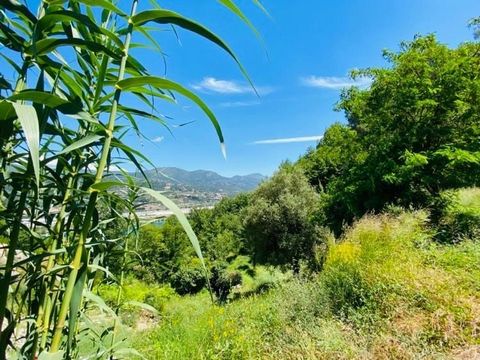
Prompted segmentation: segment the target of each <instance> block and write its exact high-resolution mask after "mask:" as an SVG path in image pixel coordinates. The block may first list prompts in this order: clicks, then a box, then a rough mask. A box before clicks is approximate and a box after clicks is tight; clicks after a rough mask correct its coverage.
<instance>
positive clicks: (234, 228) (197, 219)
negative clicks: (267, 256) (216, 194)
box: [189, 194, 250, 261]
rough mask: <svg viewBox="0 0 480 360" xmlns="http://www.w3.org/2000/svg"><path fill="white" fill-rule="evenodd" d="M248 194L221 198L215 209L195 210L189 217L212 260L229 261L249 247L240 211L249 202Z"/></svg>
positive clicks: (206, 255)
mask: <svg viewBox="0 0 480 360" xmlns="http://www.w3.org/2000/svg"><path fill="white" fill-rule="evenodd" d="M249 198H250V196H249V195H248V194H239V195H237V196H235V197H232V198H225V199H222V200H221V201H220V202H219V203H218V204H217V205H215V207H214V208H213V209H200V210H195V211H193V212H192V213H191V214H190V216H189V220H190V222H191V224H192V227H193V229H194V230H195V232H196V234H197V236H198V239H199V242H200V245H201V246H202V251H203V252H204V255H205V257H206V258H208V259H209V260H211V261H216V260H221V261H226V260H227V259H228V258H234V257H235V256H236V255H239V254H241V253H243V252H245V251H246V248H245V234H244V228H243V224H242V219H241V215H240V214H241V211H242V209H244V208H245V207H246V206H247V205H248V203H249Z"/></svg>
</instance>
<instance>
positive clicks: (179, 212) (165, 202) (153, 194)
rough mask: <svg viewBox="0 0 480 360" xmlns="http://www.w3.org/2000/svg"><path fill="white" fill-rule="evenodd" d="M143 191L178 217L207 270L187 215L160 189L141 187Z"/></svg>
mask: <svg viewBox="0 0 480 360" xmlns="http://www.w3.org/2000/svg"><path fill="white" fill-rule="evenodd" d="M140 189H141V190H142V191H144V192H145V193H146V194H148V195H150V196H151V197H152V198H154V199H155V200H157V201H160V202H161V203H162V204H163V205H164V206H166V207H167V208H168V209H169V210H170V211H171V212H172V213H173V214H174V215H175V216H176V218H177V219H178V222H179V223H180V224H181V225H182V227H183V229H184V230H185V232H186V233H187V236H188V239H189V240H190V242H191V244H192V246H193V249H194V250H195V253H196V254H197V256H198V258H199V259H200V261H201V262H202V266H203V268H204V269H205V271H206V267H205V262H204V260H203V255H202V249H201V248H200V243H199V242H198V238H197V235H195V232H194V231H193V229H192V226H191V225H190V223H189V222H188V219H187V217H186V216H185V214H184V213H183V212H182V210H180V208H179V207H178V206H177V205H176V204H175V203H174V202H173V201H172V200H170V199H169V198H167V197H166V196H165V195H162V194H161V193H159V192H158V191H155V190H152V189H149V188H145V187H141V188H140Z"/></svg>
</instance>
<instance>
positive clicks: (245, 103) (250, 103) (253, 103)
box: [219, 101, 261, 107]
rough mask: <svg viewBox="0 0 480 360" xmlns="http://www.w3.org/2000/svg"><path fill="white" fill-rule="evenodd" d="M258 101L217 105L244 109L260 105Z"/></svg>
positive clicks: (230, 102) (229, 102)
mask: <svg viewBox="0 0 480 360" xmlns="http://www.w3.org/2000/svg"><path fill="white" fill-rule="evenodd" d="M260 104H261V102H260V101H228V102H222V103H220V104H219V106H221V107H246V106H256V105H260Z"/></svg>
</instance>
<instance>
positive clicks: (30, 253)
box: [0, 0, 263, 359]
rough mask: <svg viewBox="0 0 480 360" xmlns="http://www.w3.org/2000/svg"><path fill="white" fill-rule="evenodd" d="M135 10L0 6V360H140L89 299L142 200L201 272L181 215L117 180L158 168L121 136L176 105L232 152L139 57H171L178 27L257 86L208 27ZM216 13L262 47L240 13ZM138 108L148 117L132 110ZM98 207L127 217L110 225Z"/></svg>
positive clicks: (158, 11) (113, 216) (60, 4)
mask: <svg viewBox="0 0 480 360" xmlns="http://www.w3.org/2000/svg"><path fill="white" fill-rule="evenodd" d="M254 2H255V3H256V4H257V5H258V6H259V7H260V8H262V6H261V4H260V3H259V2H258V1H256V0H254ZM125 3H126V2H125ZM125 3H124V2H122V6H120V5H119V4H120V2H115V1H111V0H97V1H91V0H70V1H64V0H43V1H40V4H39V5H38V8H37V9H33V8H32V6H31V5H29V4H28V3H27V2H25V3H22V2H20V1H17V0H0V46H1V48H0V152H1V158H0V160H1V161H0V240H1V242H2V250H1V251H2V254H3V256H2V259H3V262H2V264H1V279H0V281H1V283H0V284H1V286H0V329H1V334H0V358H6V357H7V356H8V357H9V358H14V357H15V356H17V357H18V358H27V359H37V358H38V359H50V358H51V359H63V358H65V359H71V358H76V357H78V350H79V349H78V346H77V345H78V342H79V341H80V340H81V338H82V337H87V338H91V339H92V340H93V341H95V342H97V344H99V345H98V346H97V348H96V349H94V350H92V351H93V353H92V354H91V356H92V358H118V357H121V356H126V354H132V353H135V351H134V350H133V349H126V348H125V347H122V344H121V339H120V340H119V341H117V337H116V336H115V329H116V328H117V324H118V318H116V312H115V310H111V309H108V307H106V305H105V303H104V302H103V300H102V299H101V298H100V297H98V296H97V295H95V294H94V293H93V283H94V281H93V279H94V278H95V277H96V276H98V273H99V272H103V273H104V275H103V276H111V274H110V273H109V271H108V270H107V269H105V267H103V264H102V261H103V259H104V256H105V251H106V249H107V248H108V247H107V246H106V244H107V243H108V242H112V241H123V243H124V244H128V239H127V240H125V239H106V238H105V233H104V232H103V231H102V229H103V227H104V225H105V224H106V223H108V222H111V221H115V220H117V219H120V218H122V217H125V218H126V219H127V220H128V223H129V228H130V229H131V232H135V231H136V229H138V227H139V226H140V225H139V221H138V217H137V216H136V212H135V209H136V206H135V203H134V201H133V200H134V198H135V196H136V195H138V194H139V193H143V194H144V195H146V196H149V197H150V198H151V199H152V201H157V202H161V203H163V204H164V205H165V206H167V207H169V208H170V209H171V210H172V211H173V212H174V214H175V216H177V218H178V220H179V221H180V223H181V224H182V226H183V227H184V229H185V231H186V232H187V234H188V237H189V239H190V240H191V242H192V245H193V247H194V248H195V251H196V252H197V254H198V256H199V257H200V259H201V260H202V262H203V258H202V253H201V250H200V247H199V244H198V240H197V238H196V236H195V234H194V232H193V231H192V228H191V227H190V225H189V224H188V221H187V219H186V218H185V216H184V215H183V214H182V213H181V211H180V210H179V208H178V207H177V206H176V205H175V204H174V203H173V202H171V201H170V200H169V199H167V198H165V197H164V196H163V195H162V194H160V193H158V192H156V191H154V190H152V189H150V188H146V187H139V186H138V185H137V184H135V183H134V182H133V181H132V179H131V178H130V177H129V176H128V174H126V173H124V174H123V175H120V176H114V174H113V172H112V171H111V169H113V168H116V167H117V165H118V164H119V163H121V162H122V161H124V159H127V160H128V161H129V162H130V163H131V164H133V165H134V166H135V167H136V168H137V171H138V172H140V173H141V174H144V169H143V167H144V166H153V164H151V163H150V162H149V160H148V159H147V158H146V157H145V156H144V155H143V154H142V153H141V152H139V151H137V150H135V149H133V148H131V147H129V146H128V145H126V144H125V143H124V142H123V140H122V139H123V137H124V136H125V133H126V130H125V129H126V127H127V125H128V127H129V128H130V129H131V130H132V131H134V132H135V133H136V134H137V135H138V136H143V135H142V132H141V123H140V122H139V120H140V119H141V120H142V121H152V120H153V121H156V122H158V123H160V124H161V125H165V126H168V123H167V121H166V119H165V118H163V117H162V116H161V115H159V112H158V109H157V107H158V105H157V104H161V103H162V102H158V101H156V100H161V101H169V102H175V101H176V96H177V95H181V96H183V97H185V98H187V99H189V100H190V101H192V102H193V103H194V104H196V105H197V106H198V107H199V108H200V109H201V110H202V111H203V112H204V113H205V116H206V118H207V119H208V120H209V121H210V122H211V123H212V125H213V126H214V129H215V131H216V134H217V136H218V139H219V141H220V144H221V146H222V149H224V139H223V134H222V131H221V128H220V125H219V123H218V121H217V118H216V117H215V115H214V114H213V112H212V111H211V110H210V108H209V107H208V106H207V105H206V104H205V103H204V102H203V101H202V100H201V98H200V97H198V96H197V95H196V94H194V93H193V92H192V91H190V90H189V89H188V88H186V87H184V86H182V85H181V84H179V83H177V82H175V81H173V80H171V79H168V78H166V77H163V76H156V75H155V74H153V73H151V72H150V70H149V69H147V68H146V67H145V66H144V65H143V64H142V63H141V61H140V59H138V58H136V57H135V54H134V51H133V50H134V47H133V46H132V44H134V41H138V42H141V43H148V44H149V45H151V46H152V48H155V49H157V50H156V51H159V52H160V53H159V56H163V54H162V53H161V48H160V46H159V44H158V42H157V41H156V39H155V38H154V36H153V34H152V25H155V26H159V27H165V26H166V27H173V28H175V27H179V28H182V29H184V30H186V31H189V32H192V33H194V34H196V35H198V36H199V37H201V38H203V39H205V40H206V41H209V42H212V43H213V44H215V45H216V46H218V47H219V48H221V49H222V50H223V51H224V52H226V53H227V55H228V56H230V57H231V58H232V59H233V60H234V61H235V62H236V63H237V64H238V66H239V69H240V71H241V72H242V73H243V74H244V75H245V76H246V78H247V79H248V76H247V75H246V72H245V70H244V69H243V67H242V66H241V65H240V62H239V61H238V59H237V57H236V55H235V54H234V52H233V51H232V50H231V49H230V47H229V46H228V45H227V44H226V43H225V42H224V41H223V40H222V39H221V38H220V37H219V36H217V35H216V34H215V33H213V32H211V31H210V30H209V29H208V28H206V27H205V26H203V25H202V24H200V23H198V22H195V21H194V20H191V19H189V18H187V17H185V16H183V15H181V14H179V13H176V12H173V11H171V10H167V9H163V8H161V7H160V6H158V5H156V4H154V5H155V6H154V7H153V8H150V9H146V10H145V9H143V7H142V10H139V9H140V7H139V6H138V3H139V0H132V1H131V2H130V4H129V7H128V8H126V9H124V8H123V6H126V4H125ZM219 3H220V4H221V5H223V6H224V7H225V8H227V9H228V10H229V11H231V12H232V13H234V14H235V15H236V16H238V17H239V18H240V19H241V20H242V21H243V22H245V23H246V24H247V25H248V26H249V27H250V28H252V29H253V31H254V32H255V33H257V32H256V30H255V28H254V27H253V26H252V24H251V23H250V21H249V20H248V18H247V17H246V16H245V15H244V14H243V12H242V11H241V10H240V8H239V7H238V6H237V5H236V4H235V3H234V2H233V1H232V0H220V1H219ZM262 9H263V8H262ZM257 35H258V33H257ZM135 44H137V43H135ZM67 58H68V59H69V60H68V61H67V60H65V59H67ZM7 69H8V70H7ZM12 73H13V75H11V74H12ZM9 76H11V77H9ZM124 93H128V94H129V95H128V96H127V97H125V99H126V100H122V99H123V98H124V97H122V94H124ZM131 98H136V99H138V100H140V101H138V102H137V101H135V102H133V103H139V104H143V105H141V106H131V105H129V100H128V99H131ZM142 106H143V107H142ZM146 181H147V183H148V179H146ZM122 189H123V190H122ZM122 191H123V192H124V193H130V194H135V196H133V197H132V196H122ZM102 204H103V205H105V204H108V206H110V207H111V208H112V209H113V208H115V207H121V208H122V209H124V210H125V211H111V212H109V215H108V216H106V217H105V216H102V214H101V213H100V210H99V209H100V207H101V206H102ZM126 236H127V237H128V235H126ZM126 250H127V249H125V251H126ZM120 297H121V293H119V297H118V301H117V305H119V306H120V304H121V301H120ZM91 306H97V307H100V308H101V309H103V310H104V311H105V312H106V313H108V314H110V315H111V321H112V327H111V328H110V330H109V331H107V337H108V338H109V339H110V340H109V341H103V342H102V341H101V340H104V339H105V337H106V336H105V334H97V333H95V331H93V330H92V329H91V328H90V327H89V326H88V324H89V321H90V319H89V317H88V314H89V313H88V309H89V308H90V307H91ZM122 354H123V355H122Z"/></svg>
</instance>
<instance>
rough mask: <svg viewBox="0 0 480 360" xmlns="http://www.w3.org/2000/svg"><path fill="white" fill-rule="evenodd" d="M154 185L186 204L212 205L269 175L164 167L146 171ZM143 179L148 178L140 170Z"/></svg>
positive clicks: (254, 184) (250, 186)
mask: <svg viewBox="0 0 480 360" xmlns="http://www.w3.org/2000/svg"><path fill="white" fill-rule="evenodd" d="M145 175H146V177H147V178H148V180H149V182H150V185H151V186H152V188H153V189H155V190H160V191H164V192H165V194H166V195H167V196H168V197H170V198H171V199H172V200H175V201H176V202H177V204H178V205H180V206H183V207H198V206H211V205H213V204H215V203H216V202H218V201H219V200H220V199H222V198H223V197H226V196H232V195H235V194H238V193H240V192H244V191H251V190H253V189H255V188H256V187H257V186H258V185H259V184H260V183H261V182H262V181H263V180H265V179H266V176H264V175H261V174H249V175H236V176H232V177H225V176H222V175H220V174H217V173H216V172H214V171H209V170H195V171H188V170H184V169H179V168H176V167H162V168H156V169H152V170H147V171H145ZM136 177H137V178H138V180H139V182H145V180H144V179H143V178H141V177H140V176H139V175H138V174H137V175H136Z"/></svg>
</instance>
